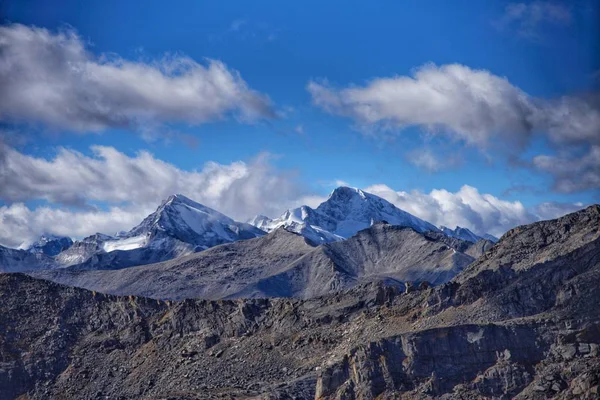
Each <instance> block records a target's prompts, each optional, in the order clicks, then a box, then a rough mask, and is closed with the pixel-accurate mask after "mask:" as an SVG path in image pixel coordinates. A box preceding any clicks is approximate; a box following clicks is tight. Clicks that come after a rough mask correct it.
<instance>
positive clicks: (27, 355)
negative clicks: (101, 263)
mask: <svg viewBox="0 0 600 400" xmlns="http://www.w3.org/2000/svg"><path fill="white" fill-rule="evenodd" d="M599 280H600V206H592V207H589V208H587V209H585V210H582V211H580V212H577V213H575V214H572V215H569V216H566V217H564V218H561V219H558V220H555V221H549V222H543V223H538V224H532V225H528V226H524V227H519V228H518V229H516V230H514V231H512V232H510V233H509V234H507V235H505V236H504V237H503V238H501V240H500V243H499V244H498V245H496V246H495V247H494V248H492V249H491V250H490V251H489V252H487V253H486V254H485V255H484V256H483V257H482V258H480V259H479V260H478V261H477V262H475V263H474V264H472V265H471V266H469V267H468V268H467V269H466V270H465V271H463V272H462V273H461V274H459V275H458V276H457V277H456V278H455V279H453V280H452V281H450V282H448V283H446V284H442V285H439V286H437V287H428V286H427V285H423V286H421V287H412V286H409V287H407V288H406V290H405V291H400V290H399V289H398V287H395V286H392V287H390V286H385V285H382V284H376V285H374V284H371V285H358V286H356V287H354V288H353V289H351V290H350V291H346V292H340V293H335V294H329V295H326V296H322V297H318V298H314V299H309V300H295V299H245V300H219V301H207V300H185V301H181V302H163V301H156V300H149V299H146V298H140V297H136V296H127V297H116V296H111V295H102V294H99V293H94V292H90V291H87V290H84V289H78V288H70V287H65V286H61V285H58V284H55V283H51V282H48V281H44V280H37V279H33V278H31V277H28V276H25V275H22V274H3V275H0V315H2V318H1V319H0V332H2V336H0V393H2V394H3V395H4V396H5V397H6V398H28V399H46V398H66V399H88V398H109V399H113V398H120V399H134V398H135V399H138V398H143V399H217V398H219V399H223V398H225V399H227V398H229V399H232V398H236V399H292V398H295V399H340V400H341V399H434V398H436V399H481V398H498V399H509V398H516V399H547V398H556V399H595V398H598V393H599V390H600V350H599V349H600V308H598V307H597V305H598V303H599V302H600V286H599V285H598V282H599Z"/></svg>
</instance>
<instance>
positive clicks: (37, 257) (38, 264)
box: [0, 246, 56, 272]
mask: <svg viewBox="0 0 600 400" xmlns="http://www.w3.org/2000/svg"><path fill="white" fill-rule="evenodd" d="M54 267H56V262H55V260H54V259H53V258H52V257H49V256H47V255H46V254H44V253H38V252H30V251H27V250H21V249H11V248H8V247H4V246H0V272H20V271H35V270H38V269H48V268H54Z"/></svg>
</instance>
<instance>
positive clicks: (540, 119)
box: [307, 64, 600, 191]
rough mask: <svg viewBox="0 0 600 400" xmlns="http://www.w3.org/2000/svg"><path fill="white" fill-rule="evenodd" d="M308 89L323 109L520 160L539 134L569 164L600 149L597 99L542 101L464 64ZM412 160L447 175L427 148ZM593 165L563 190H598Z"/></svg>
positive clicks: (314, 84)
mask: <svg viewBox="0 0 600 400" xmlns="http://www.w3.org/2000/svg"><path fill="white" fill-rule="evenodd" d="M307 89H308V91H309V92H310V93H311V95H312V99H313V103H314V104H315V105H317V106H318V107H321V108H322V109H324V110H325V111H327V112H329V113H331V114H337V115H341V116H345V117H348V118H350V119H352V120H354V121H355V122H356V123H357V124H358V125H359V126H362V127H367V128H371V129H373V128H374V129H378V128H379V129H389V128H396V129H402V128H404V127H407V126H418V127H420V128H422V129H424V130H426V131H428V132H431V133H432V134H439V133H441V134H444V135H446V136H447V137H450V138H453V139H455V140H457V141H459V142H463V143H466V144H468V145H473V146H477V147H478V148H480V149H482V150H484V152H485V153H486V154H487V155H489V154H491V153H492V152H491V151H490V150H492V149H493V150H494V154H495V155H498V154H500V155H501V157H504V156H506V155H510V156H511V157H513V158H514V156H517V155H519V154H521V153H522V151H523V149H524V148H525V146H526V145H527V144H529V143H530V140H531V137H532V136H533V135H534V134H544V135H545V137H546V138H547V139H548V142H549V144H550V146H551V147H554V148H559V149H560V150H561V153H562V161H565V162H567V163H570V164H577V163H580V161H579V160H577V158H578V156H579V155H578V154H579V152H580V148H581V146H584V147H586V148H587V150H588V151H590V152H593V149H592V148H591V146H594V145H599V144H600V128H599V127H600V106H599V104H600V101H599V100H598V95H597V94H591V95H587V96H581V97H572V96H563V97H561V98H559V99H554V100H548V99H542V98H535V97H532V96H529V95H528V94H527V93H525V92H524V91H523V90H521V89H520V88H518V87H516V86H514V85H513V84H511V83H510V82H509V81H508V80H507V79H506V78H503V77H499V76H496V75H494V74H492V73H491V72H489V71H486V70H474V69H471V68H469V67H467V66H464V65H459V64H450V65H442V66H439V67H438V66H435V65H433V64H427V65H424V66H422V67H420V68H418V69H416V70H415V72H414V74H413V76H395V77H392V78H376V79H373V80H371V81H370V82H368V83H367V84H366V85H364V86H362V87H361V86H349V87H347V88H343V89H335V88H332V87H331V86H329V85H328V84H326V83H317V82H314V81H313V82H309V84H308V87H307ZM496 150H500V151H496ZM407 157H408V160H409V161H410V162H411V163H413V164H414V165H417V166H419V167H421V168H424V169H426V170H429V171H437V170H440V162H439V160H438V159H437V158H436V157H435V156H434V155H433V153H432V152H431V151H422V150H420V151H417V152H416V153H409V154H408V155H407ZM538 164H539V163H538ZM586 165H587V166H586V167H585V168H584V170H585V171H588V172H587V173H586V175H585V176H586V183H583V184H578V183H577V182H572V183H571V184H570V187H571V188H572V189H568V190H565V189H564V188H565V187H566V186H564V185H559V186H557V188H559V189H560V190H561V191H575V190H585V189H586V188H590V187H594V185H596V183H593V182H594V181H595V180H594V179H595V178H594V176H597V171H598V168H599V167H600V162H599V161H598V160H597V159H596V158H594V159H593V160H592V159H591V158H590V159H588V164H586ZM538 170H539V171H545V172H549V173H552V174H553V175H554V176H555V178H556V179H557V180H566V179H568V176H567V175H566V174H561V173H560V171H559V170H556V169H555V168H545V167H542V168H538ZM580 170H581V169H580ZM571 178H572V179H580V178H581V176H578V175H573V176H571Z"/></svg>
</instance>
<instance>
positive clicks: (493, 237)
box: [482, 233, 500, 243]
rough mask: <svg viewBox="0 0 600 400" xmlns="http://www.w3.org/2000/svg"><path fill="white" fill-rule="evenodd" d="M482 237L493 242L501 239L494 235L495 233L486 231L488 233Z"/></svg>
mask: <svg viewBox="0 0 600 400" xmlns="http://www.w3.org/2000/svg"><path fill="white" fill-rule="evenodd" d="M482 238H483V239H485V240H489V241H490V242H492V243H497V242H498V240H500V239H498V238H497V237H496V236H494V235H490V234H489V233H486V234H484V235H483V236H482Z"/></svg>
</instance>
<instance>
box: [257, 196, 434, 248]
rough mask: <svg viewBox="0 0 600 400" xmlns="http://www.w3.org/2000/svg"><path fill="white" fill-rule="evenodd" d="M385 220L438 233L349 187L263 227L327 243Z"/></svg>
mask: <svg viewBox="0 0 600 400" xmlns="http://www.w3.org/2000/svg"><path fill="white" fill-rule="evenodd" d="M383 221H385V222H387V223H389V224H392V225H401V226H407V227H411V228H413V229H414V230H416V231H418V232H426V231H437V230H438V229H437V228H436V227H435V226H433V225H432V224H430V223H428V222H426V221H423V220H422V219H419V218H417V217H415V216H414V215H411V214H409V213H407V212H406V211H403V210H400V209H399V208H397V207H396V206H394V205H393V204H391V203H390V202H388V201H386V200H384V199H382V198H381V197H378V196H375V195H373V194H371V193H367V192H364V191H363V190H360V189H356V188H350V187H346V186H342V187H339V188H337V189H335V190H334V191H333V192H331V194H330V195H329V198H328V199H327V200H326V201H324V202H323V203H321V204H320V205H319V206H318V207H317V208H316V209H313V208H311V207H309V206H301V207H298V208H293V209H289V210H287V211H285V212H284V213H283V214H282V215H281V216H280V217H279V218H276V219H274V220H271V221H270V222H268V223H266V224H265V226H261V228H262V229H263V230H266V231H272V230H274V229H277V228H279V227H282V226H283V227H284V228H285V229H287V230H289V231H292V232H296V233H299V234H301V235H303V236H305V237H307V238H308V239H310V240H311V241H313V242H315V243H324V242H332V241H338V240H343V239H346V238H348V237H350V236H353V235H354V234H356V233H357V232H358V231H360V230H362V229H366V228H368V227H370V226H372V225H373V224H376V223H378V222H383ZM252 222H255V221H252ZM255 226H258V225H255Z"/></svg>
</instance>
